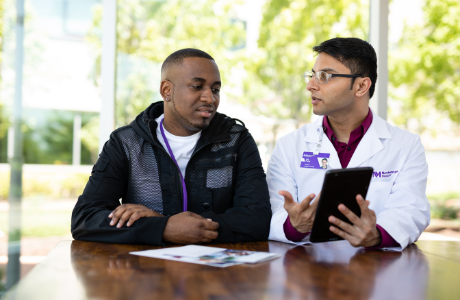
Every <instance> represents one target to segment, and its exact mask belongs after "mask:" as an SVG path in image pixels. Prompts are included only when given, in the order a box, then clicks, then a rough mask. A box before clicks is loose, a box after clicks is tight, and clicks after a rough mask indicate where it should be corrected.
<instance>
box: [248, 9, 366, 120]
mask: <svg viewBox="0 0 460 300" xmlns="http://www.w3.org/2000/svg"><path fill="white" fill-rule="evenodd" d="M368 2H369V1H364V0H363V1H360V0H327V1H324V0H309V1H305V0H268V1H267V3H266V4H265V7H264V9H263V19H262V23H261V27H260V36H259V40H258V49H257V50H256V51H255V52H254V53H248V54H246V53H244V55H243V56H245V57H242V58H241V61H242V68H243V69H244V70H246V76H244V77H243V79H242V83H243V87H244V89H243V95H242V96H241V97H240V101H241V102H242V103H244V104H246V105H249V107H251V109H252V110H253V111H254V112H255V113H256V114H263V115H265V116H267V117H272V118H277V119H295V120H297V122H299V123H300V122H307V121H309V120H310V117H311V105H310V100H309V95H308V93H307V92H306V90H305V87H306V84H305V82H304V79H303V77H302V74H303V73H304V72H305V71H308V70H311V68H312V67H313V64H314V61H315V56H314V53H313V50H312V48H313V47H314V46H316V45H318V44H320V43H321V42H323V41H325V40H327V39H330V38H333V37H337V36H341V37H350V36H353V37H358V38H361V39H366V38H367V30H368V20H367V18H368V9H369V3H368Z"/></svg>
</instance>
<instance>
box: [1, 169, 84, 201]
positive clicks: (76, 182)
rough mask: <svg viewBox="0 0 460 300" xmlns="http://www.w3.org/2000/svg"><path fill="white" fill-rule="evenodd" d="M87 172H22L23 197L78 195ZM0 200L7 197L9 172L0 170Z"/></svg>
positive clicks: (74, 196)
mask: <svg viewBox="0 0 460 300" xmlns="http://www.w3.org/2000/svg"><path fill="white" fill-rule="evenodd" d="M88 177H89V174H86V173H72V174H68V175H63V174H59V173H41V174H38V176H37V174H32V175H30V174H27V173H26V172H24V173H23V178H24V180H23V188H22V190H23V197H24V198H30V197H46V198H47V199H62V198H74V199H76V198H77V197H78V196H80V195H81V194H82V192H83V190H84V188H85V186H86V183H87V182H88ZM0 182H1V183H2V184H1V185H0V200H2V199H3V200H6V199H8V191H9V186H10V185H9V182H10V173H9V172H0Z"/></svg>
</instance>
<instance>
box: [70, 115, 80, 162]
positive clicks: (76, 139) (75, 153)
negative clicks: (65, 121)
mask: <svg viewBox="0 0 460 300" xmlns="http://www.w3.org/2000/svg"><path fill="white" fill-rule="evenodd" d="M80 162H81V113H80V112H75V113H74V116H73V149H72V165H74V166H79V165H80Z"/></svg>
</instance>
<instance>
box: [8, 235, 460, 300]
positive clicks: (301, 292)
mask: <svg viewBox="0 0 460 300" xmlns="http://www.w3.org/2000/svg"><path fill="white" fill-rule="evenodd" d="M215 246H219V247H223V248H230V249H240V250H255V251H269V252H275V253H279V254H281V257H280V258H277V259H275V260H272V261H269V262H265V263H261V264H256V265H239V266H233V267H228V268H223V269H221V268H214V267H209V266H202V265H195V264H187V263H182V262H175V261H167V260H159V259H153V258H147V257H140V256H134V255H130V254H128V252H130V251H137V250H145V249H154V248H158V247H152V246H145V245H113V244H103V243H92V242H82V241H62V242H61V243H60V244H59V245H58V246H57V247H56V248H55V249H53V250H52V251H51V252H50V254H49V255H48V256H47V258H46V259H45V260H44V261H43V262H41V263H40V264H39V265H37V266H36V267H35V268H34V269H33V270H32V271H31V272H30V273H29V274H28V275H27V276H26V277H25V278H24V279H23V280H22V281H20V283H19V284H18V286H17V287H16V288H15V289H13V290H12V291H10V293H9V294H7V296H6V299H27V300H34V299H46V300H51V299H66V300H72V299H110V300H115V299H215V300H218V299H353V300H355V299H404V300H408V299H417V300H419V299H460V242H445V241H420V242H418V243H417V245H411V246H409V247H408V248H407V249H405V250H404V251H403V252H402V253H396V252H383V251H364V250H363V249H355V248H352V247H351V246H349V245H348V244H347V242H334V243H324V244H317V245H315V246H311V245H310V246H297V247H296V246H294V245H289V244H283V243H278V242H271V241H270V242H258V243H239V244H219V245H215Z"/></svg>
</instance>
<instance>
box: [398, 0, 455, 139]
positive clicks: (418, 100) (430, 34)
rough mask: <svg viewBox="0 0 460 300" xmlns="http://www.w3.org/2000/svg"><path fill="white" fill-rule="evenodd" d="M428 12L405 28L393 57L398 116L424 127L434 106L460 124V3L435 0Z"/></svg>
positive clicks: (426, 8)
mask: <svg viewBox="0 0 460 300" xmlns="http://www.w3.org/2000/svg"><path fill="white" fill-rule="evenodd" d="M423 11H424V24H422V25H416V26H412V27H407V26H406V27H405V29H404V33H403V36H402V38H401V40H400V42H399V44H398V45H397V48H396V49H395V50H393V51H391V56H390V60H389V73H390V74H391V76H390V77H389V78H390V84H391V89H390V95H391V97H392V98H394V99H395V100H397V101H396V104H397V105H395V106H396V109H391V107H390V109H391V110H390V112H391V116H392V119H393V121H394V122H395V123H397V124H399V125H403V126H406V127H407V125H408V122H409V120H411V119H412V120H417V121H418V122H417V123H418V126H417V127H418V128H417V129H418V130H419V131H423V130H425V129H426V128H425V126H427V124H426V122H424V119H425V118H426V117H427V116H432V115H433V112H434V111H435V113H434V114H438V117H439V118H444V117H448V118H450V120H452V121H453V122H454V124H457V125H459V124H460V101H459V95H460V85H459V84H458V82H459V81H460V22H459V21H458V16H459V15H460V2H459V1H458V0H430V1H426V3H425V6H424V7H423ZM433 108H435V110H433ZM428 126H429V125H428Z"/></svg>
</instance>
